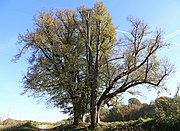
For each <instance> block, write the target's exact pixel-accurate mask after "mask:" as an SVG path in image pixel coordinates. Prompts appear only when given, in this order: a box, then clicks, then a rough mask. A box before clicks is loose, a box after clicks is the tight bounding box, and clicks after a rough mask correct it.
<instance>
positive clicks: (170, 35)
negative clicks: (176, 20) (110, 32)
mask: <svg viewBox="0 0 180 131" xmlns="http://www.w3.org/2000/svg"><path fill="white" fill-rule="evenodd" d="M116 31H117V32H119V33H122V34H127V35H130V34H131V33H130V32H127V31H124V30H119V29H117V30H116ZM178 34H180V30H177V31H175V32H173V33H171V34H169V35H167V36H166V37H165V40H163V42H166V43H168V44H171V45H177V46H180V43H176V42H171V41H167V39H169V38H172V37H173V36H175V35H178ZM145 37H146V38H148V39H154V38H153V37H150V36H145Z"/></svg>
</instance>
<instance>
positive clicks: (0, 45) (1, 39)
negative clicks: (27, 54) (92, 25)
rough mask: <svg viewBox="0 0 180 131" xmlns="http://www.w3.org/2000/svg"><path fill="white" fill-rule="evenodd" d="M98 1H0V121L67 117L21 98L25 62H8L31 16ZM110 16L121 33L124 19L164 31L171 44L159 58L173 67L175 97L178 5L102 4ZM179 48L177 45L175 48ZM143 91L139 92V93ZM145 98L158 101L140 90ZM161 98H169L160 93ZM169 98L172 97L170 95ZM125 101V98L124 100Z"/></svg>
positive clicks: (179, 60)
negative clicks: (164, 58) (133, 18)
mask: <svg viewBox="0 0 180 131" xmlns="http://www.w3.org/2000/svg"><path fill="white" fill-rule="evenodd" d="M97 1H98V0H76V1H75V0H41V1H40V0H39V1H38V0H16V1H14V0H1V1H0V60H1V62H0V117H1V118H2V119H6V118H7V117H11V118H15V119H21V120H24V119H32V120H37V121H51V122H55V121H60V120H61V119H64V118H67V117H68V116H67V115H64V114H62V113H60V112H59V111H60V110H57V109H55V108H49V109H47V108H46V106H45V105H44V104H43V103H40V104H38V103H37V99H32V98H28V97H27V95H23V96H21V95H20V93H21V92H22V88H21V86H22V83H20V81H21V78H22V76H23V74H25V73H26V69H27V67H28V64H27V62H26V59H25V58H22V59H20V60H19V61H18V62H17V63H12V62H11V59H12V58H13V56H14V55H15V54H16V53H17V46H16V41H17V37H18V34H19V33H21V34H23V33H25V32H26V30H27V29H29V30H33V20H32V19H33V16H37V15H38V12H39V11H41V10H48V9H50V8H55V9H65V8H70V9H74V10H75V9H76V8H77V7H79V6H80V5H86V6H87V7H92V6H93V5H94V3H96V2H97ZM103 2H104V4H105V5H106V7H107V9H108V11H109V12H110V14H111V16H112V19H113V23H114V24H115V26H117V27H118V28H119V29H120V30H123V31H128V30H129V24H128V23H127V20H126V18H127V16H133V17H139V18H141V19H143V20H144V21H145V22H146V23H148V25H149V26H150V27H152V29H155V28H156V27H158V28H161V29H163V30H164V31H165V33H164V38H165V40H167V41H170V42H173V43H175V44H176V45H172V46H170V47H168V48H166V49H164V50H163V51H161V52H160V53H159V54H160V57H168V58H169V60H170V61H171V62H172V63H174V64H175V66H176V74H175V75H174V77H172V78H170V79H169V80H168V81H167V86H168V88H169V91H170V92H171V94H174V92H175V90H176V87H177V84H178V82H180V79H179V76H180V57H179V55H180V13H179V12H180V1H179V0H173V1H170V0H158V1H157V0H151V1H145V0H136V1H133V0H104V1H103ZM178 44H179V45H178ZM142 88H143V87H140V88H139V91H141V90H142ZM142 92H143V94H144V95H145V96H146V97H140V99H141V101H142V102H149V101H151V100H154V99H155V98H156V97H157V91H154V90H152V91H148V90H144V89H143V90H142ZM162 95H168V93H166V92H163V93H162ZM171 96H172V95H171ZM127 97H131V96H127ZM126 99H127V98H126Z"/></svg>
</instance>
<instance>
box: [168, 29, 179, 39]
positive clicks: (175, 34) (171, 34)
mask: <svg viewBox="0 0 180 131" xmlns="http://www.w3.org/2000/svg"><path fill="white" fill-rule="evenodd" d="M179 34H180V29H179V30H176V31H174V32H172V33H170V34H169V35H166V36H165V37H166V39H171V38H173V37H175V36H177V35H179Z"/></svg>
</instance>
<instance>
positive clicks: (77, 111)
mask: <svg viewBox="0 0 180 131" xmlns="http://www.w3.org/2000/svg"><path fill="white" fill-rule="evenodd" d="M73 109H74V110H73V111H74V122H73V124H74V125H78V124H79V123H81V122H83V115H82V109H81V102H79V101H75V102H73Z"/></svg>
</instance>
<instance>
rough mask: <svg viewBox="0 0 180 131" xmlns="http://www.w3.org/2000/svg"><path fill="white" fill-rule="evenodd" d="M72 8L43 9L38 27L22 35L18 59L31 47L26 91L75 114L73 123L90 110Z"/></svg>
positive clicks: (81, 53) (79, 43) (36, 21)
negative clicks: (58, 9)
mask: <svg viewBox="0 0 180 131" xmlns="http://www.w3.org/2000/svg"><path fill="white" fill-rule="evenodd" d="M75 17H76V14H75V12H73V11H71V10H61V11H57V12H54V11H52V10H51V11H49V12H44V11H42V12H41V13H40V15H39V16H38V17H37V18H35V27H36V28H35V29H34V30H33V31H32V32H30V31H28V32H27V33H26V34H25V35H20V37H19V44H21V45H22V48H21V50H20V52H19V53H18V54H17V56H16V57H17V58H19V57H21V55H22V53H24V52H25V51H27V50H29V51H30V54H31V56H30V57H29V58H28V61H29V63H30V65H31V66H30V67H29V68H28V71H27V74H26V75H25V76H24V78H23V84H24V85H23V86H24V92H25V93H26V92H30V93H31V95H32V96H34V97H42V96H45V97H46V99H47V101H46V102H47V104H52V105H53V106H55V107H60V108H61V109H64V112H65V113H70V114H74V124H78V123H79V122H81V121H82V119H83V116H84V114H85V113H86V112H87V111H88V103H89V102H88V101H89V96H88V94H89V93H88V92H89V91H90V90H89V89H88V87H87V84H86V83H87V82H86V81H87V80H86V69H85V67H84V66H85V63H84V57H83V51H84V49H83V46H82V45H81V44H82V43H81V41H80V40H79V34H78V33H77V25H76V23H75V22H74V19H75Z"/></svg>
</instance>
